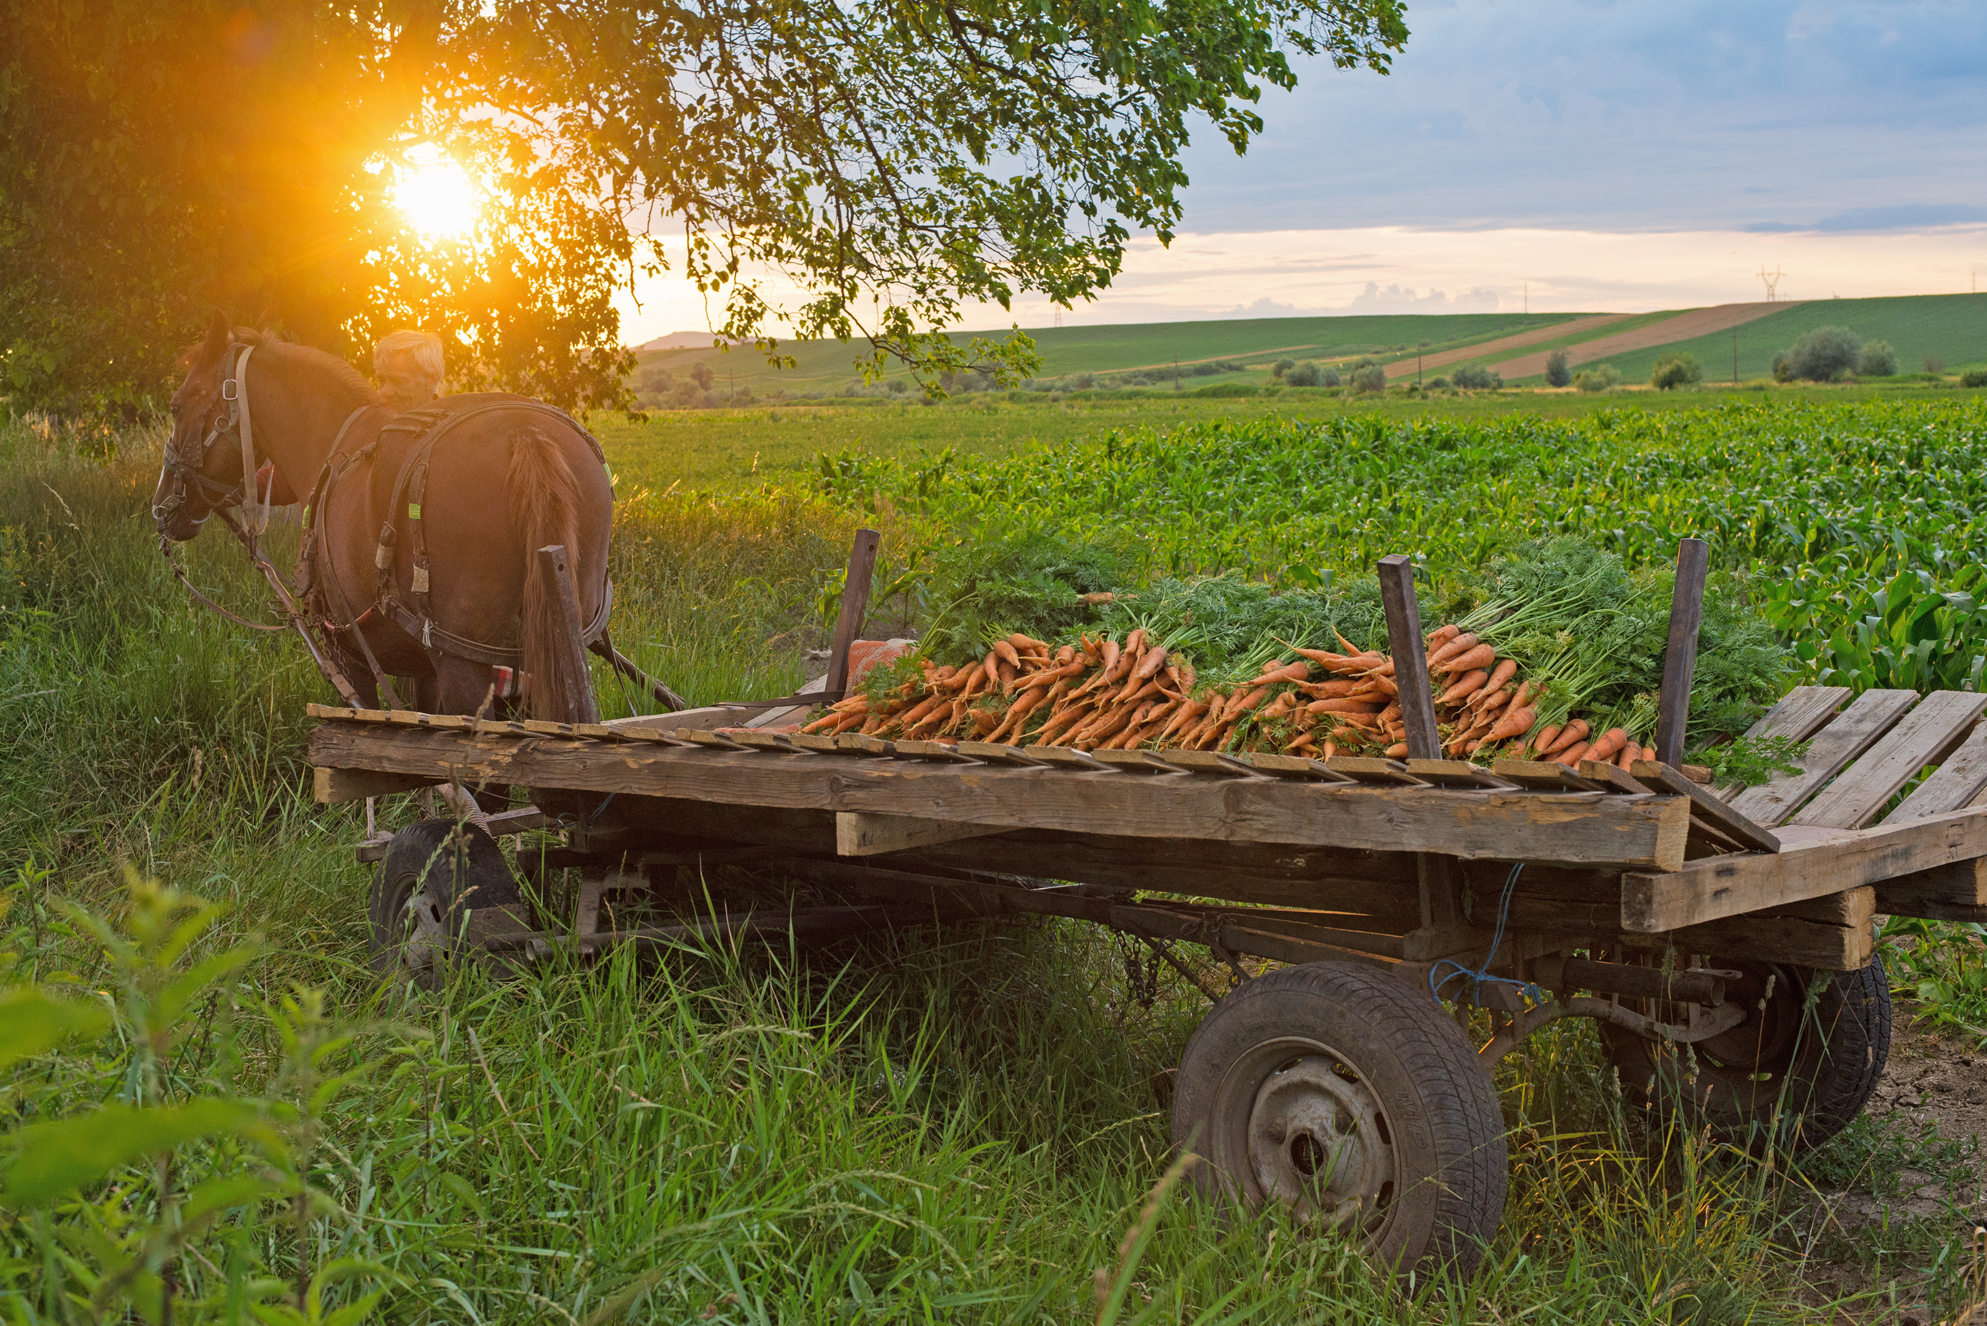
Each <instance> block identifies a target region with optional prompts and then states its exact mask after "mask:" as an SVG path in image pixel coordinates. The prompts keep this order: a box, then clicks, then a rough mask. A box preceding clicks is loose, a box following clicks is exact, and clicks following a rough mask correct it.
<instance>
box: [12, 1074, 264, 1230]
mask: <svg viewBox="0 0 1987 1326" xmlns="http://www.w3.org/2000/svg"><path fill="white" fill-rule="evenodd" d="M222 1135H230V1136H236V1137H250V1138H254V1139H256V1140H258V1141H260V1142H262V1143H263V1144H264V1145H269V1146H280V1145H281V1143H280V1139H278V1138H277V1136H276V1134H275V1131H274V1130H273V1129H272V1128H270V1126H269V1123H268V1121H267V1120H266V1119H264V1118H263V1117H262V1115H261V1114H260V1113H259V1112H258V1111H257V1110H256V1109H255V1107H254V1106H252V1105H250V1104H248V1103H247V1102H246V1101H238V1100H225V1099H211V1100H195V1101H189V1102H188V1103H186V1104H184V1105H170V1106H165V1107H153V1108H134V1107H133V1106H129V1105H107V1106H105V1107H104V1108H103V1109H100V1110H98V1111H96V1112H95V1113H93V1114H85V1115H82V1116H80V1117H78V1118H74V1119H57V1120H53V1121H51V1122H49V1123H38V1124H33V1125H30V1126H29V1127H26V1128H23V1129H21V1130H20V1131H19V1132H16V1133H15V1134H14V1135H13V1136H12V1137H11V1138H9V1139H8V1142H9V1145H10V1146H11V1148H12V1149H13V1150H14V1152H15V1159H14V1162H13V1164H12V1165H11V1166H9V1167H8V1170H7V1186H6V1190H5V1191H4V1192H0V1204H4V1205H7V1206H12V1207H26V1206H33V1205H36V1204H37V1203H40V1202H45V1201H48V1200H49V1199H51V1198H53V1197H57V1196H59V1195H61V1194H62V1193H65V1192H68V1191H70V1190H71V1189H74V1188H78V1187H81V1186H82V1185H83V1184H86V1183H89V1182H92V1181H93V1180H96V1179H100V1178H102V1177H103V1176H104V1175H106V1174H109V1173H111V1172H112V1171H113V1170H117V1169H120V1168H122V1167H123V1166H125V1165H129V1164H131V1163H132V1162H134V1161H137V1160H142V1159H143V1158H145V1157H146V1156H151V1155H156V1154H157V1153H159V1152H161V1151H166V1150H170V1149H171V1148H173V1147H176V1146H179V1145H180V1144H181V1143H184V1142H190V1141H193V1140H194V1139H196V1138H201V1137H215V1136H222Z"/></svg>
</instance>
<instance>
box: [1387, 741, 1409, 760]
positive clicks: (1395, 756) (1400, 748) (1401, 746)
mask: <svg viewBox="0 0 1987 1326" xmlns="http://www.w3.org/2000/svg"><path fill="white" fill-rule="evenodd" d="M1387 758H1388V759H1390V760H1405V759H1406V758H1407V743H1406V742H1405V741H1396V742H1395V743H1394V744H1393V745H1391V746H1389V747H1387Z"/></svg>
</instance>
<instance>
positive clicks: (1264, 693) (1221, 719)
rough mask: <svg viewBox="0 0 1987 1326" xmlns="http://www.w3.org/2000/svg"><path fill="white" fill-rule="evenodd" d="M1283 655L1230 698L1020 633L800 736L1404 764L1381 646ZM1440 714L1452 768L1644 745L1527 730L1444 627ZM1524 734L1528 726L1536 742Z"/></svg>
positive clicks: (1431, 647)
mask: <svg viewBox="0 0 1987 1326" xmlns="http://www.w3.org/2000/svg"><path fill="white" fill-rule="evenodd" d="M1339 644H1340V646H1341V647H1342V652H1335V651H1332V650H1327V649H1305V648H1297V647H1294V646H1292V647H1288V649H1287V652H1288V653H1289V654H1290V655H1293V657H1291V658H1289V659H1283V658H1279V659H1275V660H1273V661H1271V662H1269V663H1267V664H1265V665H1264V667H1263V668H1262V670H1261V672H1260V673H1259V675H1257V676H1255V677H1252V678H1250V679H1249V680H1248V681H1245V682H1243V683H1241V684H1240V685H1236V686H1231V687H1228V688H1225V689H1223V688H1220V687H1213V686H1201V685H1198V684H1197V683H1196V679H1195V676H1194V668H1193V665H1192V664H1191V663H1189V662H1187V661H1185V660H1184V659H1182V658H1178V657H1175V656H1173V655H1172V654H1170V653H1168V651H1167V649H1166V647H1165V646H1164V645H1163V644H1161V643H1160V642H1159V641H1158V640H1156V639H1154V638H1152V637H1151V636H1150V635H1148V634H1147V632H1145V631H1144V630H1143V629H1135V630H1133V631H1131V632H1130V633H1129V634H1128V635H1127V636H1126V637H1125V639H1124V640H1123V641H1122V642H1119V641H1117V640H1114V639H1111V638H1110V637H1108V636H1099V637H1097V638H1095V639H1093V638H1091V637H1090V636H1088V635H1083V636H1080V637H1079V638H1078V639H1077V640H1076V641H1074V642H1072V643H1068V644H1063V645H1060V646H1056V645H1051V644H1049V643H1048V642H1046V641H1043V640H1037V639H1035V638H1034V637H1032V636H1029V635H1025V634H1022V633H1020V632H1016V633H1015V634H1013V635H1010V636H1009V637H1008V638H1007V639H1005V640H1001V641H997V642H995V644H994V646H993V647H992V648H991V649H989V650H988V651H987V654H986V657H984V658H982V659H979V660H977V661H974V662H970V663H966V664H963V665H941V664H937V663H934V662H932V661H931V660H930V659H921V660H919V661H918V664H917V670H916V672H915V674H913V675H910V676H907V677H905V678H903V679H902V680H900V681H898V682H897V683H896V684H894V685H892V686H890V687H888V688H887V689H885V690H883V691H882V693H881V694H874V693H869V694H865V693H858V694H854V695H850V696H849V697H848V698H846V699H844V700H841V701H838V702H837V703H835V704H833V705H831V706H829V707H828V708H827V709H826V710H824V711H823V712H822V713H821V714H820V715H819V716H818V717H816V718H815V719H814V721H812V722H811V723H809V724H807V725H806V726H805V727H804V728H802V729H801V730H802V731H804V732H809V733H826V734H840V733H844V732H858V733H861V734H863V735H866V736H875V737H882V738H901V739H905V740H930V741H959V740H974V741H993V742H1006V743H1009V744H1012V745H1022V746H1026V745H1044V746H1049V745H1053V746H1071V747H1075V748H1077V749H1079V750H1099V749H1104V750H1132V749H1136V748H1140V747H1151V748H1158V749H1173V750H1225V751H1274V752H1279V753H1282V754H1289V755H1310V756H1316V757H1320V758H1326V759H1329V758H1331V757H1332V756H1335V755H1386V756H1390V757H1394V758H1400V757H1402V756H1405V755H1406V754H1407V732H1406V728H1405V726H1404V725H1403V722H1402V718H1401V706H1400V699H1399V695H1400V691H1399V688H1398V686H1397V685H1396V684H1395V681H1394V661H1393V659H1392V658H1390V657H1388V656H1387V655H1386V654H1384V653H1382V652H1380V651H1378V650H1362V649H1357V648H1355V647H1353V646H1352V645H1351V644H1350V643H1348V642H1347V641H1346V640H1345V639H1344V638H1343V637H1340V639H1339ZM1427 651H1428V671H1429V675H1430V678H1431V684H1432V686H1433V688H1434V694H1435V696H1436V701H1435V707H1436V717H1437V721H1438V724H1439V726H1440V730H1441V732H1442V736H1443V740H1444V750H1445V752H1446V753H1447V754H1448V755H1449V756H1450V757H1451V758H1457V759H1461V758H1469V759H1474V760H1477V761H1480V762H1481V761H1488V760H1490V759H1492V758H1527V757H1529V758H1535V759H1551V760H1558V761H1559V762H1561V763H1564V764H1567V765H1574V764H1577V763H1578V762H1579V761H1580V760H1582V759H1595V760H1601V759H1605V760H1609V761H1619V762H1620V763H1622V765H1623V766H1624V767H1626V765H1627V763H1628V762H1629V761H1630V760H1632V759H1634V758H1636V757H1638V756H1644V755H1646V754H1647V753H1648V752H1646V750H1645V748H1644V747H1642V746H1641V744H1640V743H1638V742H1636V741H1634V740H1633V739H1631V738H1630V737H1629V735H1628V733H1627V732H1626V731H1624V730H1623V729H1621V728H1615V729H1613V730H1611V731H1608V732H1607V733H1605V734H1603V735H1601V736H1600V737H1599V738H1597V739H1593V740H1590V739H1589V737H1590V733H1589V727H1588V724H1587V722H1586V721H1585V720H1583V719H1574V720H1572V721H1571V722H1568V723H1565V724H1555V725H1550V726H1547V727H1544V728H1542V729H1538V705H1539V701H1540V700H1541V698H1542V696H1543V693H1544V690H1545V688H1544V687H1543V686H1539V687H1534V686H1533V685H1532V683H1530V682H1526V681H1520V680H1519V679H1518V676H1517V674H1518V664H1517V661H1516V660H1514V659H1510V658H1504V659H1500V658H1498V657H1497V651H1496V649H1495V648H1494V647H1493V646H1492V645H1490V644H1489V643H1487V642H1483V641H1479V640H1478V639H1477V637H1476V636H1475V635H1473V634H1471V633H1469V632H1466V631H1463V630H1462V629H1461V628H1459V627H1456V626H1444V627H1441V628H1439V629H1438V630H1435V631H1433V632H1431V633H1430V634H1429V636H1428V637H1427ZM1535 729H1538V730H1536V731H1535Z"/></svg>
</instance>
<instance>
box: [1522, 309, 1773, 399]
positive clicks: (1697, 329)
mask: <svg viewBox="0 0 1987 1326" xmlns="http://www.w3.org/2000/svg"><path fill="white" fill-rule="evenodd" d="M1791 307H1793V303H1792V302H1791V301H1788V300H1779V301H1776V302H1774V303H1770V304H1769V303H1766V302H1764V301H1761V302H1759V303H1753V304H1717V305H1713V306H1712V307H1711V308H1694V309H1688V310H1686V311H1684V312H1682V313H1679V314H1677V315H1676V316H1675V317H1674V318H1665V319H1663V320H1662V321H1661V322H1652V323H1650V324H1649V325H1648V326H1646V327H1637V328H1636V329H1635V330H1633V331H1625V332H1622V333H1621V334H1620V335H1618V336H1603V337H1601V338H1600V339H1599V340H1598V341H1588V342H1587V343H1586V344H1584V345H1569V346H1567V347H1566V362H1567V364H1568V365H1569V366H1571V365H1577V364H1591V363H1593V362H1594V361H1595V360H1596V359H1606V358H1607V357H1608V356H1609V355H1618V354H1626V353H1627V352H1628V351H1630V350H1647V349H1649V348H1650V347H1651V346H1657V345H1669V344H1670V343H1672V342H1674V341H1691V340H1695V339H1697V338H1698V337H1699V336H1709V335H1710V334H1711V333H1713V332H1721V331H1729V330H1731V329H1732V328H1733V327H1737V326H1739V325H1740V324H1742V323H1747V322H1752V321H1754V320H1756V319H1759V318H1763V317H1765V316H1766V315H1767V314H1769V313H1780V312H1783V311H1784V310H1786V309H1789V308H1791ZM1578 326H1580V324H1579V323H1567V324H1565V325H1564V326H1563V327H1561V328H1560V329H1559V330H1558V334H1559V335H1564V334H1565V333H1566V332H1567V331H1569V330H1572V329H1574V328H1577V327H1578ZM1549 353H1550V351H1544V350H1542V351H1540V352H1539V353H1537V354H1530V355H1523V356H1520V357H1519V358H1517V359H1513V360H1509V361H1508V362H1505V363H1502V364H1498V365H1497V366H1496V368H1497V371H1498V372H1500V373H1502V374H1503V375H1504V378H1505V380H1506V381H1507V382H1516V381H1517V380H1518V379H1519V378H1529V377H1536V376H1537V375H1539V374H1540V373H1543V372H1545V361H1546V356H1547V355H1548V354H1549Z"/></svg>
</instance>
